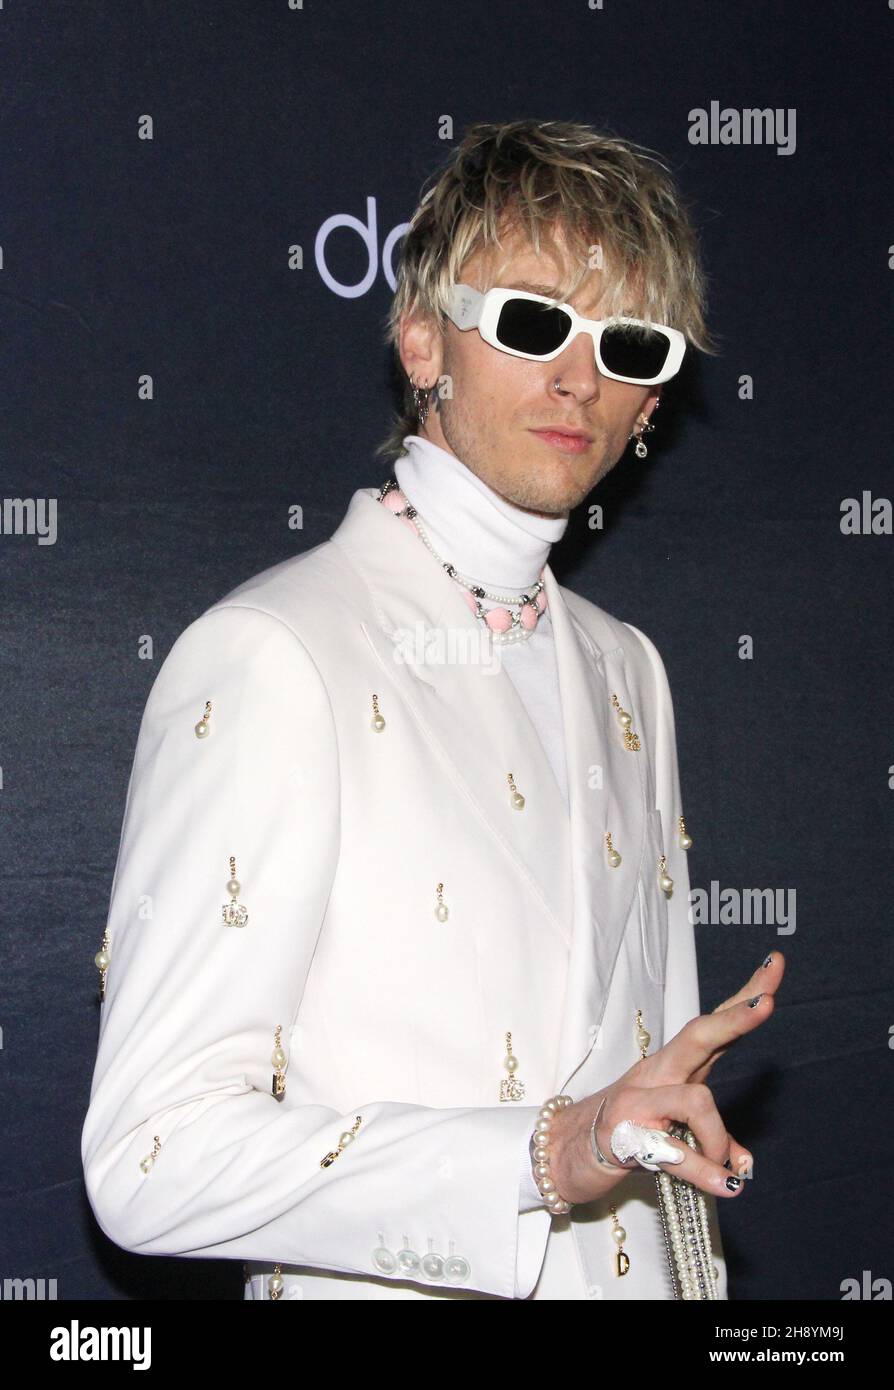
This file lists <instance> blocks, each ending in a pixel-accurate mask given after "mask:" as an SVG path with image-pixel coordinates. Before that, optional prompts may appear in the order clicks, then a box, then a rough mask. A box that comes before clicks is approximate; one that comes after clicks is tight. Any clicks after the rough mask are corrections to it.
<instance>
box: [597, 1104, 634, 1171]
mask: <svg viewBox="0 0 894 1390" xmlns="http://www.w3.org/2000/svg"><path fill="white" fill-rule="evenodd" d="M607 1100H608V1096H607V1095H605V1096H603V1097H602V1104H601V1105H600V1106H599V1109H598V1110H597V1111H596V1114H595V1116H594V1118H593V1123H592V1124H591V1125H590V1148H591V1149H592V1150H593V1157H594V1158H595V1159H596V1162H597V1163H598V1164H599V1166H600V1168H609V1169H611V1171H612V1172H613V1173H629V1172H631V1171H632V1169H630V1168H628V1167H626V1166H620V1165H619V1164H617V1163H610V1162H609V1160H608V1159H607V1158H606V1156H605V1154H604V1153H603V1152H602V1150H601V1149H600V1147H599V1143H598V1140H597V1138H596V1126H597V1125H598V1123H599V1120H600V1118H601V1116H602V1107H603V1106H604V1105H605V1102H606V1101H607Z"/></svg>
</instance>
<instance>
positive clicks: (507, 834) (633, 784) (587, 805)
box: [332, 488, 646, 1089]
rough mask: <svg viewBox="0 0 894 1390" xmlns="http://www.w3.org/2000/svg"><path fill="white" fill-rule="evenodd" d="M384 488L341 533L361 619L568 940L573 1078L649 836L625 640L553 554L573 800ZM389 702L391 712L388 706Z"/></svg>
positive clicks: (561, 1079) (475, 627)
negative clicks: (435, 645) (619, 708)
mask: <svg viewBox="0 0 894 1390" xmlns="http://www.w3.org/2000/svg"><path fill="white" fill-rule="evenodd" d="M377 493H378V488H360V489H358V490H357V491H356V492H355V493H354V495H353V497H352V499H351V502H350V504H349V507H348V511H347V514H346V516H345V518H344V520H343V521H342V523H341V525H340V526H339V527H338V529H337V530H336V532H335V533H334V535H333V537H332V539H333V542H334V543H335V544H337V545H338V546H339V547H340V548H341V549H342V551H343V552H344V554H345V556H346V558H347V559H348V560H349V561H350V562H351V564H352V565H353V566H354V568H355V569H356V570H357V571H358V573H359V574H360V576H361V578H362V579H363V582H364V583H365V585H366V587H367V590H368V592H369V595H370V597H371V600H372V607H373V611H374V614H375V621H374V622H373V621H368V622H367V621H362V620H361V627H362V629H363V632H364V634H365V636H366V640H367V642H368V643H369V646H370V649H371V652H372V653H373V654H374V656H375V658H376V659H377V661H378V664H379V666H380V667H381V669H382V675H383V679H384V680H386V681H388V682H389V683H390V684H389V685H388V686H387V687H386V689H387V690H388V691H389V694H390V693H391V692H393V693H394V694H395V695H396V696H397V697H398V698H399V699H400V700H401V701H402V703H403V705H404V706H405V707H406V709H407V710H408V711H409V712H410V714H411V715H412V717H413V719H414V720H415V721H416V723H417V724H418V726H419V728H420V730H421V731H422V733H423V734H424V736H425V737H426V739H427V740H428V741H429V743H430V744H431V745H432V747H433V748H434V750H435V752H436V753H437V755H438V758H439V760H440V761H441V762H442V764H443V766H444V768H445V770H446V772H447V774H448V775H449V776H450V777H451V779H452V780H453V782H454V783H455V785H456V786H457V787H458V788H459V790H460V791H461V792H462V793H463V794H464V795H465V797H466V798H467V800H468V803H469V812H470V815H471V816H473V817H474V818H475V819H476V820H477V821H478V823H479V824H480V826H481V827H482V831H483V833H486V834H488V835H489V836H491V837H492V839H493V842H494V846H495V849H497V850H498V852H499V853H501V854H504V855H506V856H507V857H508V858H509V859H510V860H511V861H512V864H513V866H514V868H515V870H516V872H517V873H518V875H519V877H520V878H521V879H522V881H524V882H525V883H526V884H527V885H528V887H529V889H530V891H531V892H532V893H533V894H534V896H535V897H536V899H537V901H538V902H539V904H540V906H541V907H542V909H543V912H544V916H545V920H546V922H547V923H548V925H549V926H550V928H551V929H552V930H553V931H555V932H556V934H557V936H558V937H559V938H560V940H561V942H562V943H563V946H564V947H565V949H567V950H568V952H569V962H568V978H567V986H566V995H565V1006H564V1010H563V1016H562V1020H561V1025H560V1043H559V1050H558V1065H557V1070H558V1086H559V1089H564V1087H565V1086H567V1084H568V1081H569V1080H570V1078H571V1076H572V1075H573V1074H574V1072H575V1071H576V1070H577V1069H578V1067H579V1066H580V1065H581V1064H582V1062H583V1061H584V1060H585V1058H586V1056H587V1055H588V1053H589V1051H590V1049H591V1047H592V1046H593V1044H594V1042H595V1040H596V1036H597V1033H598V1027H599V1024H600V1023H601V1020H602V1015H603V1012H604V1009H605V1003H606V999H607V996H608V987H609V982H610V980H611V976H612V970H613V968H614V963H615V959H616V956H617V952H618V949H619V947H620V943H621V937H622V935H623V931H624V927H625V924H626V921H627V917H628V914H629V911H630V907H631V905H632V903H633V898H634V895H635V893H636V886H637V879H638V873H639V863H640V858H641V855H642V850H643V844H644V838H645V785H646V781H645V777H644V774H643V770H642V759H643V758H645V756H646V754H645V751H640V752H630V751H628V750H627V748H626V747H625V744H624V739H623V731H622V729H621V726H620V724H619V723H618V720H617V716H616V713H615V711H614V709H613V708H612V706H611V704H610V697H611V694H612V693H613V692H614V693H616V694H617V696H618V699H619V700H620V702H621V704H622V705H623V706H624V708H625V709H628V710H630V711H631V713H632V714H633V715H634V728H635V727H636V709H635V707H633V706H632V705H631V702H630V695H629V692H628V690H627V682H626V675H625V670H624V657H623V650H622V648H621V647H619V646H618V645H617V641H616V638H615V635H614V632H613V630H612V628H611V627H610V626H609V624H608V623H607V622H606V621H605V619H604V618H603V617H602V616H601V614H600V610H598V609H595V608H591V607H589V606H588V609H587V617H588V627H587V629H585V628H584V627H583V625H582V624H581V623H580V622H579V621H578V620H577V619H576V618H575V617H574V616H573V615H572V613H571V611H570V608H569V606H568V604H567V603H566V600H565V598H564V596H563V592H562V587H561V585H560V584H559V583H558V581H557V580H556V578H555V576H554V574H553V572H552V569H551V568H550V566H549V565H547V566H546V570H545V574H544V584H545V589H546V595H547V600H548V604H549V612H550V618H551V621H552V626H553V632H554V638H555V652H556V662H557V666H558V677H559V691H560V698H561V706H562V718H563V725H564V735H565V756H566V765H567V772H568V792H569V805H568V806H566V804H565V802H564V799H563V797H562V794H561V791H560V788H559V785H558V783H557V782H556V779H555V776H554V774H553V771H552V767H551V765H550V763H549V759H548V758H547V756H546V754H545V752H544V750H543V746H542V744H541V741H540V736H539V734H538V732H537V730H536V728H535V727H534V725H533V723H532V721H531V718H530V716H529V715H528V712H527V710H526V708H525V705H524V703H523V702H522V700H521V699H520V697H519V695H518V692H517V691H516V689H515V686H514V684H513V682H512V679H511V677H510V676H509V675H508V674H507V672H506V671H505V670H504V669H502V667H501V666H499V665H497V666H496V667H495V666H494V663H493V651H494V650H498V649H492V648H491V643H490V641H489V639H488V638H487V637H486V635H485V636H484V639H483V641H482V628H481V624H480V623H479V622H478V620H477V619H476V618H475V616H474V615H473V614H472V612H471V610H470V609H469V607H468V606H467V604H466V602H465V601H464V599H463V597H462V594H461V592H460V590H459V588H458V586H457V585H456V584H455V583H454V581H453V580H452V579H450V577H449V576H448V575H447V574H445V573H444V572H443V570H441V569H440V568H439V567H438V565H437V564H436V563H435V562H434V560H433V558H432V556H431V555H430V554H429V552H428V551H427V550H426V548H425V547H424V546H423V545H422V543H421V542H420V540H419V538H418V536H416V535H414V534H413V533H412V531H411V530H410V528H409V527H408V526H407V525H406V523H405V522H403V521H400V520H399V519H398V518H396V517H395V516H394V515H393V514H392V513H391V512H389V511H388V510H387V509H386V508H385V507H383V506H381V505H380V504H379V503H378V502H376V500H375V499H376V496H377ZM426 637H428V638H429V639H432V640H434V639H439V640H441V641H442V642H444V641H446V642H447V643H448V644H449V643H450V642H451V641H452V642H453V643H454V647H453V648H452V649H451V648H450V647H449V645H448V647H447V649H446V654H447V659H446V660H445V659H443V658H444V651H443V650H442V651H441V652H440V653H436V655H439V656H440V657H441V659H436V660H427V659H426V658H425V639H426ZM479 642H480V643H481V645H480V646H478V645H477V644H478V643H479ZM463 643H466V644H467V645H466V646H465V647H463ZM600 643H601V644H602V645H600ZM399 644H400V646H399ZM398 647H399V652H400V658H401V659H399V658H398ZM488 653H490V655H488ZM475 657H477V660H476V659H469V658H475ZM381 698H382V697H381V696H380V700H381ZM383 713H384V714H385V717H386V720H387V718H388V711H387V709H385V708H384V707H383ZM509 772H512V774H513V777H514V779H515V782H516V785H517V787H518V789H519V791H520V792H521V793H522V794H523V795H524V797H525V806H524V809H523V810H522V811H518V810H515V809H514V808H513V807H512V806H511V804H510V790H509V785H508V780H507V773H509ZM607 830H610V831H611V833H612V842H613V844H614V846H615V848H616V849H617V850H618V851H619V853H620V854H621V864H620V865H619V866H618V868H616V869H612V868H611V867H609V864H608V856H607V851H606V847H605V842H604V836H605V833H606V831H607ZM531 985H532V989H535V988H536V981H532V982H531Z"/></svg>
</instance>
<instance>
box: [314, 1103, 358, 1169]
mask: <svg viewBox="0 0 894 1390" xmlns="http://www.w3.org/2000/svg"><path fill="white" fill-rule="evenodd" d="M360 1119H361V1117H360V1116H359V1115H358V1116H357V1118H356V1120H355V1121H354V1123H353V1124H352V1125H351V1128H350V1129H346V1130H345V1131H344V1133H342V1134H340V1135H339V1136H338V1148H337V1149H333V1150H332V1151H331V1153H328V1154H326V1155H325V1156H324V1157H323V1158H321V1159H320V1167H321V1168H328V1167H329V1165H330V1163H334V1162H335V1160H336V1159H337V1158H338V1156H339V1154H340V1153H341V1152H342V1150H343V1149H346V1148H347V1147H348V1145H349V1144H353V1142H354V1135H355V1134H356V1133H357V1131H358V1129H359V1128H360Z"/></svg>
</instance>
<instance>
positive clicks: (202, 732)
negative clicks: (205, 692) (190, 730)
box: [195, 700, 211, 738]
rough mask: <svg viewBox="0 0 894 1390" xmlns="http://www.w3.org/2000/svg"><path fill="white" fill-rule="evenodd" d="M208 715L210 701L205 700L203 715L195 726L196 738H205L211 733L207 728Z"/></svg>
mask: <svg viewBox="0 0 894 1390" xmlns="http://www.w3.org/2000/svg"><path fill="white" fill-rule="evenodd" d="M210 713H211V701H210V700H206V701H205V713H204V714H203V715H202V717H201V719H200V720H199V722H198V724H197V725H196V727H195V735H196V738H207V736H208V734H209V733H210V732H211V730H210V729H209V727H208V716H209V715H210Z"/></svg>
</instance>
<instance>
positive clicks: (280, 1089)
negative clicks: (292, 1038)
mask: <svg viewBox="0 0 894 1390" xmlns="http://www.w3.org/2000/svg"><path fill="white" fill-rule="evenodd" d="M281 1039H282V1024H281V1023H277V1025H276V1028H275V1029H274V1031H273V1041H274V1047H273V1051H272V1053H271V1054H270V1060H271V1062H272V1063H273V1084H272V1087H271V1090H272V1091H273V1094H274V1095H275V1096H276V1098H277V1100H278V1099H279V1097H280V1096H284V1095H285V1093H286V1074H285V1065H286V1054H285V1052H284V1050H283V1046H282V1041H281Z"/></svg>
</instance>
